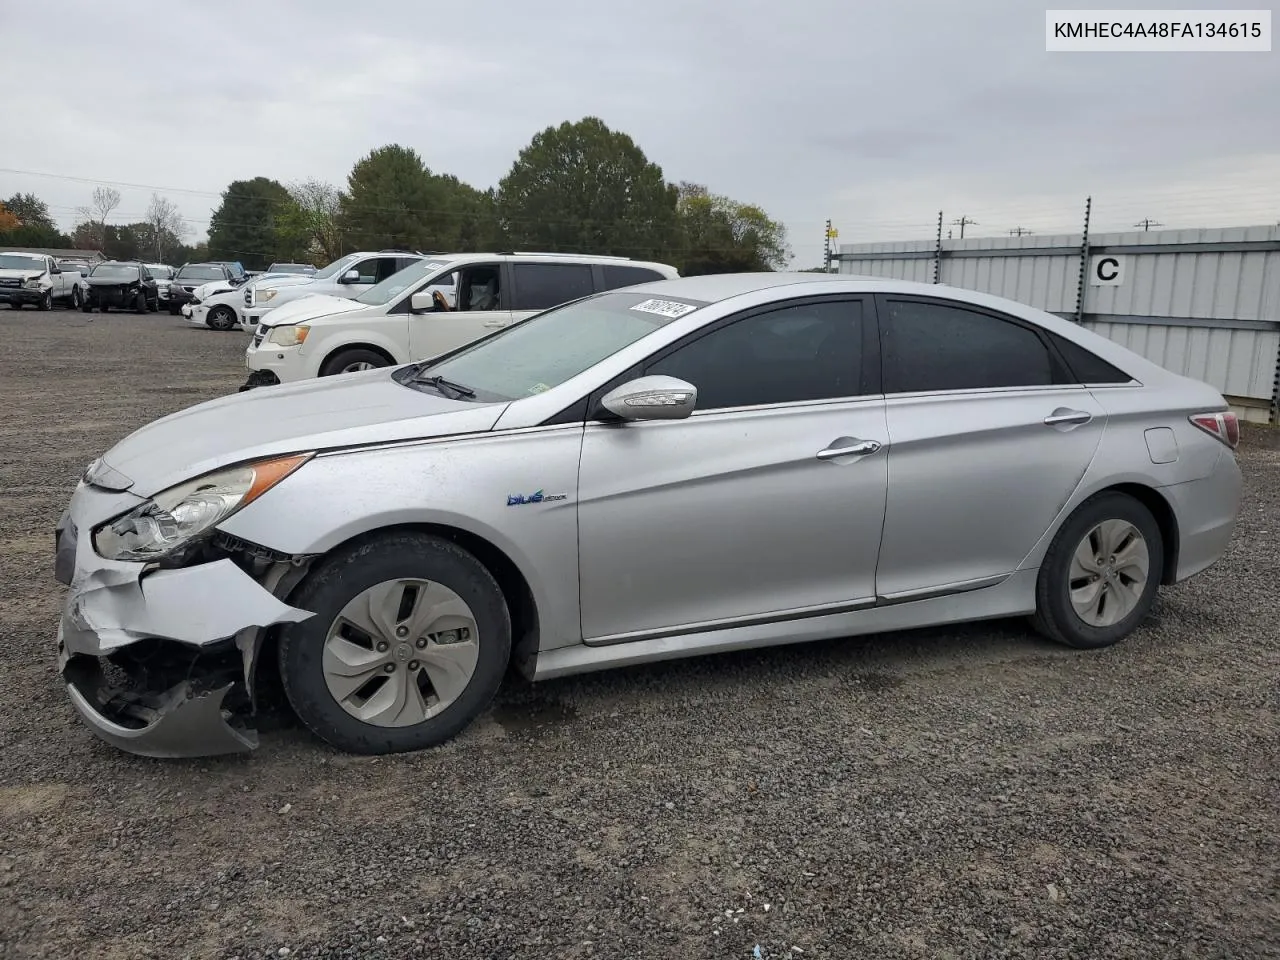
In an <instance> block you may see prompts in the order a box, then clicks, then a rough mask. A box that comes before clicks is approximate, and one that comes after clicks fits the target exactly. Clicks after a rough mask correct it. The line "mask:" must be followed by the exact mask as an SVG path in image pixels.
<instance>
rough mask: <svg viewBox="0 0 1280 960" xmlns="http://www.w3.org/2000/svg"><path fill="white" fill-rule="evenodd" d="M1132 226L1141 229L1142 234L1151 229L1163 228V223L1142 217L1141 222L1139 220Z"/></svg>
mask: <svg viewBox="0 0 1280 960" xmlns="http://www.w3.org/2000/svg"><path fill="white" fill-rule="evenodd" d="M1134 226H1135V227H1141V228H1142V232H1143V233H1146V232H1147V231H1148V230H1150V229H1151V228H1152V227H1163V226H1164V224H1163V223H1161V222H1160V221H1158V220H1152V219H1151V218H1150V217H1143V218H1142V219H1141V220H1139V221H1138V222H1137V223H1135V224H1134Z"/></svg>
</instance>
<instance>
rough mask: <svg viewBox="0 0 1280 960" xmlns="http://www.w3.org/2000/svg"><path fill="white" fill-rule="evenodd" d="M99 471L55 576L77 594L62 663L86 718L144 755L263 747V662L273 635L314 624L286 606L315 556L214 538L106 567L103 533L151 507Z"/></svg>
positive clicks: (62, 536)
mask: <svg viewBox="0 0 1280 960" xmlns="http://www.w3.org/2000/svg"><path fill="white" fill-rule="evenodd" d="M95 467H97V468H98V473H99V475H100V476H99V482H100V483H101V484H102V485H97V484H95V483H94V482H92V474H93V473H94V468H93V467H91V469H90V471H89V474H87V475H86V479H85V480H82V481H81V482H80V484H79V486H77V488H76V492H75V494H74V496H73V497H72V500H71V505H70V507H69V508H68V509H67V511H66V513H64V514H63V517H62V519H61V520H60V521H59V523H58V526H57V529H56V532H55V548H56V561H55V574H56V576H57V578H58V580H59V581H60V582H62V583H64V584H66V585H67V586H68V591H67V596H66V600H65V603H64V607H63V614H62V620H61V623H60V625H59V627H58V665H59V669H60V671H61V674H62V677H63V679H64V681H65V682H66V684H67V693H68V695H69V697H70V699H71V702H72V704H73V706H74V707H75V709H76V712H77V713H78V714H79V715H80V717H81V719H82V720H83V721H84V722H85V724H86V725H87V726H88V727H89V728H90V729H91V730H93V732H94V733H96V734H97V735H98V736H99V737H101V738H102V739H103V740H106V741H107V742H109V743H111V744H113V745H115V746H116V747H119V748H120V749H122V750H126V751H128V752H130V753H136V754H140V755H143V756H150V757H164V758H174V757H197V756H213V755H218V754H229V753H240V752H245V751H249V750H252V749H254V748H255V747H256V746H257V744H258V739H257V733H256V731H255V730H254V729H253V725H252V724H253V717H254V713H255V697H254V687H253V675H254V670H255V667H256V664H257V659H258V654H259V652H260V650H261V648H262V644H263V641H264V640H265V638H266V636H267V634H268V632H269V631H271V630H272V629H273V628H277V627H279V626H281V625H284V624H288V623H294V622H298V621H300V620H304V619H306V618H307V617H309V616H311V614H309V613H307V612H305V611H302V610H297V609H294V608H293V607H290V606H289V605H288V604H287V603H285V602H284V600H283V599H282V598H283V597H286V596H288V593H289V591H291V590H292V588H293V586H294V585H296V584H297V583H298V581H299V580H300V579H301V578H302V576H303V575H304V574H305V572H306V568H307V566H308V564H309V558H306V557H292V556H286V555H282V554H277V553H274V552H273V551H269V550H266V549H265V548H261V547H257V546H256V545H254V544H250V543H246V542H244V541H242V540H236V539H233V538H230V537H228V536H226V535H224V534H222V533H221V532H219V531H217V530H213V531H211V532H210V533H209V534H207V535H205V536H202V537H200V538H197V539H193V540H192V542H191V543H189V544H187V545H185V546H184V548H183V549H182V550H180V551H178V552H176V553H175V554H173V555H169V556H165V557H164V558H162V559H161V560H158V561H153V562H134V561H122V560H111V559H107V558H106V557H104V556H103V555H102V554H101V553H100V552H99V551H98V550H97V549H96V547H95V543H94V538H93V531H94V529H98V528H101V527H102V525H103V524H105V523H107V522H109V521H112V520H113V519H114V518H116V517H119V516H121V515H125V514H128V513H129V512H130V511H131V510H136V509H138V508H139V507H140V506H142V505H145V504H146V503H148V501H147V500H145V499H143V498H140V497H138V496H135V495H132V494H130V493H128V492H127V482H126V484H125V485H124V486H126V489H120V487H121V486H122V484H120V483H119V482H118V481H117V482H113V478H112V476H111V471H110V468H103V467H102V466H101V462H99V463H98V464H95Z"/></svg>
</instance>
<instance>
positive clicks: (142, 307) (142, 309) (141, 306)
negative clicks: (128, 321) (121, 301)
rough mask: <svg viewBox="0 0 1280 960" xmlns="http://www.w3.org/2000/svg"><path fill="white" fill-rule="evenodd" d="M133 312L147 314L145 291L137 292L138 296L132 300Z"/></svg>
mask: <svg viewBox="0 0 1280 960" xmlns="http://www.w3.org/2000/svg"><path fill="white" fill-rule="evenodd" d="M133 312H134V313H146V312H147V291H145V290H139V291H138V295H137V296H136V297H135V298H134V300H133Z"/></svg>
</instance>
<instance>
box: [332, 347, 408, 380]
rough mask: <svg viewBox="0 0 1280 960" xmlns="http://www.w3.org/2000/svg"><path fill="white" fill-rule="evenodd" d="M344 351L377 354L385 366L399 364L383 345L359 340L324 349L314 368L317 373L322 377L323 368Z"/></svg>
mask: <svg viewBox="0 0 1280 960" xmlns="http://www.w3.org/2000/svg"><path fill="white" fill-rule="evenodd" d="M344 350H369V351H371V352H373V353H376V354H378V355H379V356H380V357H382V358H383V359H385V360H386V361H387V366H395V365H396V364H397V363H399V362H400V361H398V360H396V358H395V355H394V354H393V353H392V352H391V350H390V349H388V348H387V347H386V346H384V345H383V344H380V343H374V342H370V341H366V340H360V341H356V342H345V343H340V344H338V345H337V346H333V347H326V348H325V354H324V357H323V358H322V359H321V360H320V364H319V366H318V367H317V368H316V369H317V372H319V373H320V375H321V376H323V371H324V368H325V367H327V366H328V365H329V362H330V361H331V360H333V358H334V357H336V356H337V355H338V354H340V353H342V352H343V351H344Z"/></svg>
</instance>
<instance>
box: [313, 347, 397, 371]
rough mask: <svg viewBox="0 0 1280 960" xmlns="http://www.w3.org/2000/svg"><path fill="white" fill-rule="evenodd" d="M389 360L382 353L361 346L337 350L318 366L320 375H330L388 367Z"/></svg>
mask: <svg viewBox="0 0 1280 960" xmlns="http://www.w3.org/2000/svg"><path fill="white" fill-rule="evenodd" d="M390 365H391V364H390V362H389V361H388V360H387V358H386V357H384V356H383V355H382V354H380V353H377V352H375V351H373V350H367V349H365V348H363V347H355V348H352V349H350V350H339V351H338V352H337V353H335V354H334V355H333V356H332V357H330V358H329V359H328V360H326V361H325V363H324V366H323V367H321V368H320V376H322V377H331V376H334V375H335V374H339V373H355V372H357V371H359V370H373V369H374V368H375V367H388V366H390Z"/></svg>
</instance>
